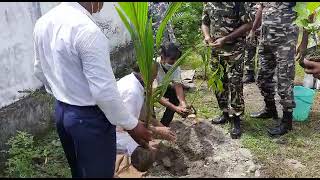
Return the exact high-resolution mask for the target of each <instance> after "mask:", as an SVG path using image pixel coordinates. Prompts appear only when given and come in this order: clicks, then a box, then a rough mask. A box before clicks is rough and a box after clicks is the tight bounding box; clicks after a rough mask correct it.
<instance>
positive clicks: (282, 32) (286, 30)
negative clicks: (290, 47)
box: [260, 2, 297, 44]
mask: <svg viewBox="0 0 320 180" xmlns="http://www.w3.org/2000/svg"><path fill="white" fill-rule="evenodd" d="M260 4H261V5H262V6H263V10H262V24H261V26H262V27H261V28H262V30H261V33H262V40H263V41H264V42H268V43H271V44H274V43H282V42H284V41H287V40H288V38H291V35H295V34H296V32H297V27H296V26H295V25H293V21H294V20H295V19H296V12H295V11H293V9H292V8H293V6H294V4H293V3H292V2H261V3H260ZM292 38H294V37H293V36H292Z"/></svg>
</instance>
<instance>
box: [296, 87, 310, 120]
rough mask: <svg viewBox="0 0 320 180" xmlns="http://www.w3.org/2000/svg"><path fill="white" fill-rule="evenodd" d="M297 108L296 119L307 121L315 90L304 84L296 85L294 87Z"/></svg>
mask: <svg viewBox="0 0 320 180" xmlns="http://www.w3.org/2000/svg"><path fill="white" fill-rule="evenodd" d="M293 92H294V101H295V102H296V108H294V109H293V118H294V121H305V120H307V119H308V116H309V113H310V110H311V107H312V104H313V99H314V95H315V91H314V90H313V89H310V88H306V87H303V86H295V87H294V89H293Z"/></svg>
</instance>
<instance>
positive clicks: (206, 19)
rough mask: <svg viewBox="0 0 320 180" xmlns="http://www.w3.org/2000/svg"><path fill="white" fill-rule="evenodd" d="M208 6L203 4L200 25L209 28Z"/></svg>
mask: <svg viewBox="0 0 320 180" xmlns="http://www.w3.org/2000/svg"><path fill="white" fill-rule="evenodd" d="M208 8H209V5H208V3H204V5H203V12H202V24H204V25H206V26H210V17H209V9H208Z"/></svg>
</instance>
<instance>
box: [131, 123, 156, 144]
mask: <svg viewBox="0 0 320 180" xmlns="http://www.w3.org/2000/svg"><path fill="white" fill-rule="evenodd" d="M128 133H129V134H130V136H131V137H132V138H133V139H134V140H135V141H136V142H137V143H138V144H140V145H141V146H143V147H145V145H146V143H148V142H149V141H151V140H152V132H151V131H150V130H148V129H147V128H146V127H145V126H144V123H143V122H141V121H139V122H138V124H137V126H136V127H135V128H133V129H132V130H128Z"/></svg>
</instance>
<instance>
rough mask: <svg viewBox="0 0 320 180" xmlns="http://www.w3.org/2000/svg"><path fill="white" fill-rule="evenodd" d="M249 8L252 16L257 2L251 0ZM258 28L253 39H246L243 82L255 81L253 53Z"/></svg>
mask: <svg viewBox="0 0 320 180" xmlns="http://www.w3.org/2000/svg"><path fill="white" fill-rule="evenodd" d="M249 4H250V8H251V10H252V11H251V12H252V16H253V17H254V15H255V13H256V10H257V8H256V5H257V3H255V2H251V3H249ZM258 33H259V32H258V30H257V32H256V34H257V35H256V36H255V37H254V39H253V41H250V40H249V37H247V39H246V50H245V58H244V69H245V77H244V80H243V83H251V82H255V67H256V66H255V55H256V50H257V44H258V38H257V37H258Z"/></svg>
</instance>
